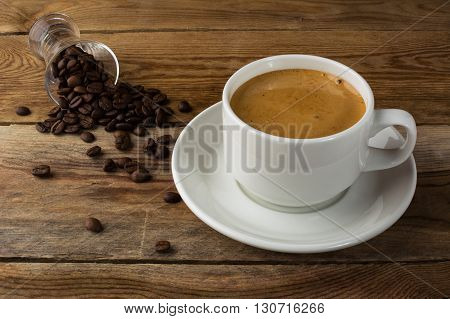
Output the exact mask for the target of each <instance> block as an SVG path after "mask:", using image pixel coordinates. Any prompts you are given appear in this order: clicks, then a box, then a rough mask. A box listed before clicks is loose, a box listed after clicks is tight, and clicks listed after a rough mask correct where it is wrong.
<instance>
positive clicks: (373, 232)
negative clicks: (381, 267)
mask: <svg viewBox="0 0 450 319" xmlns="http://www.w3.org/2000/svg"><path fill="white" fill-rule="evenodd" d="M221 107H222V101H220V102H217V103H215V104H214V105H212V106H210V107H208V108H206V109H205V110H203V111H202V112H200V113H199V114H198V115H197V116H196V117H195V118H194V119H192V120H191V121H190V122H189V123H188V125H187V126H186V127H185V128H184V129H183V131H182V132H181V133H180V135H179V136H178V138H177V141H176V143H175V145H174V148H173V153H172V160H171V169H172V177H173V181H174V184H175V187H176V188H177V190H178V192H179V194H180V195H181V197H182V198H183V201H184V202H185V204H186V205H187V206H188V208H189V209H190V210H191V211H192V213H193V214H194V215H196V216H197V217H198V218H199V219H200V220H201V221H203V222H204V223H205V224H207V225H208V226H209V227H211V228H212V229H214V230H216V231H217V232H219V233H221V234H222V235H225V236H227V237H229V238H231V239H234V240H236V241H238V242H241V243H244V244H246V245H249V246H253V247H256V248H261V249H265V250H270V251H276V252H282V253H321V252H329V251H335V250H340V249H344V248H348V247H351V246H355V245H358V244H361V243H364V242H366V241H368V240H370V239H372V238H374V237H376V236H378V235H379V234H381V233H382V232H384V231H386V230H387V229H388V228H390V227H391V226H392V225H393V224H395V223H396V222H397V221H398V220H399V219H400V217H401V216H403V214H404V213H405V211H406V210H407V208H408V207H409V205H410V204H411V201H412V199H413V197H414V194H415V190H416V186H417V168H416V162H415V160H414V156H413V155H411V156H410V157H409V158H408V160H407V161H409V162H410V164H411V167H412V170H413V172H412V174H413V176H412V177H413V182H412V183H411V184H410V189H409V190H408V191H407V192H408V193H407V194H408V196H407V197H404V199H403V200H402V202H401V203H400V205H399V207H398V208H397V209H396V210H395V211H394V212H392V213H390V214H389V217H387V218H385V219H384V221H382V222H379V223H377V224H376V226H377V227H372V228H370V229H368V230H366V231H365V232H363V233H361V234H358V235H357V237H358V238H356V237H355V236H354V235H349V237H348V238H346V239H342V240H339V241H335V242H325V243H317V244H311V243H310V244H298V243H286V242H281V241H277V240H274V239H267V238H261V237H260V236H257V235H254V234H251V233H248V232H246V231H244V230H240V229H236V228H234V227H230V226H228V225H227V224H226V223H222V222H219V221H217V220H216V219H215V218H214V217H212V216H211V215H209V214H208V213H206V212H205V211H204V210H203V209H202V208H201V207H200V206H199V205H198V204H197V203H196V202H195V200H194V199H193V197H191V196H190V195H189V191H188V190H187V189H186V188H185V187H184V184H183V183H182V181H183V179H184V178H185V177H183V176H180V174H179V173H178V171H177V170H176V165H175V159H176V158H177V157H178V156H179V149H180V146H179V145H180V144H181V143H182V140H183V137H184V134H186V132H187V128H188V127H192V126H193V124H194V123H195V122H196V121H198V120H199V119H201V118H202V117H204V116H205V115H206V114H208V113H210V112H218V111H220V108H221ZM394 130H395V128H394ZM392 169H395V167H394V168H392ZM180 177H181V178H180ZM188 177H189V176H188ZM188 177H187V178H188ZM248 200H251V199H248Z"/></svg>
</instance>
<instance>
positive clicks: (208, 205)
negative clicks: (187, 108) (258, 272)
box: [172, 102, 417, 253]
mask: <svg viewBox="0 0 450 319" xmlns="http://www.w3.org/2000/svg"><path fill="white" fill-rule="evenodd" d="M221 108H222V103H221V102H219V103H217V104H215V105H213V106H211V107H210V108H208V109H207V110H205V111H203V112H202V113H200V114H199V115H198V116H197V117H196V118H195V119H193V120H192V121H191V122H190V123H189V125H188V126H187V127H186V128H185V129H184V130H183V132H182V133H181V134H180V136H179V138H178V140H177V142H176V144H175V148H174V151H173V155H172V174H173V178H174V181H175V185H176V187H177V189H178V191H179V193H180V195H181V197H182V198H183V200H184V202H185V203H186V205H187V206H188V207H189V208H190V209H191V210H192V212H193V213H194V214H195V215H197V217H198V218H200V219H201V220H202V221H203V222H205V223H206V224H208V225H209V226H210V227H212V228H214V229H215V230H217V231H218V232H220V233H222V234H223V235H225V236H228V237H230V238H233V239H235V240H237V241H240V242H242V243H245V244H248V245H251V246H255V247H259V248H263V249H268V250H273V251H279V252H289V253H312V252H325V251H331V250H338V249H342V248H345V247H350V246H353V245H356V244H359V243H361V242H363V241H367V240H369V239H371V238H373V237H375V236H377V235H378V234H380V233H382V232H383V231H385V230H386V229H388V228H389V227H390V226H392V225H393V224H394V223H395V222H396V221H397V220H398V219H399V218H400V217H401V216H402V215H403V213H404V212H405V210H406V209H407V208H408V206H409V204H410V202H411V200H412V198H413V195H414V191H415V188H416V179H417V177H416V164H415V161H414V158H413V157H412V156H411V157H410V158H409V159H408V160H407V161H406V162H405V163H403V164H402V165H400V166H398V167H395V168H392V169H389V170H384V171H377V172H370V173H363V174H362V175H361V176H360V177H359V178H358V180H357V181H356V182H355V183H354V184H353V185H352V186H351V187H350V188H349V189H348V190H347V191H346V192H345V193H344V194H343V196H342V197H341V198H340V199H339V200H337V201H336V202H335V203H333V204H332V205H330V206H328V207H326V208H323V209H321V210H319V211H312V212H308V213H285V212H279V211H276V210H273V209H270V208H267V207H264V206H261V205H259V204H257V203H256V202H255V201H253V200H252V199H250V198H249V197H247V195H246V194H245V193H244V192H243V191H242V190H241V188H240V187H239V185H238V184H237V183H236V181H235V180H234V179H233V177H232V176H231V174H230V173H227V172H226V171H225V163H224V158H223V152H222V143H221V141H222V138H221V137H222V135H221V134H220V133H221V131H220V130H219V129H218V128H219V127H220V125H221V123H222V109H221ZM200 127H203V128H205V127H206V128H208V127H209V129H205V131H203V132H202V131H201V129H200ZM214 127H216V128H217V129H216V130H211V128H214ZM207 131H209V133H205V132H207ZM214 132H215V133H214ZM402 141H403V138H402V137H401V135H400V134H399V133H398V132H397V131H396V130H395V129H394V128H388V129H385V130H384V131H382V132H380V133H379V134H378V135H377V136H376V137H374V138H372V139H371V143H370V144H371V145H373V146H378V147H383V148H393V147H394V146H395V145H398V143H402ZM199 145H202V147H200V146H199ZM207 154H209V155H210V154H216V156H212V157H211V156H206V155H207ZM201 162H203V163H204V164H205V165H206V166H208V165H210V166H211V165H212V166H214V165H216V167H217V169H215V170H212V172H211V173H208V172H205V171H204V170H202V171H200V170H198V167H199V164H200V163H201ZM180 163H181V164H184V165H185V166H186V164H191V166H193V167H194V169H192V168H190V169H186V170H183V169H182V168H180V165H179V164H180ZM205 165H204V166H205Z"/></svg>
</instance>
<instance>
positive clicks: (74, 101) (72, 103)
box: [69, 96, 83, 109]
mask: <svg viewBox="0 0 450 319" xmlns="http://www.w3.org/2000/svg"><path fill="white" fill-rule="evenodd" d="M81 103H83V99H82V98H81V96H75V97H74V98H73V99H72V100H71V101H70V103H69V108H71V109H75V108H77V107H79V106H80V105H81Z"/></svg>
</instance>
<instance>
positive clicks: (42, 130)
mask: <svg viewBox="0 0 450 319" xmlns="http://www.w3.org/2000/svg"><path fill="white" fill-rule="evenodd" d="M35 127H36V131H38V132H39V133H48V131H49V129H48V128H47V127H46V126H45V125H44V123H42V122H37V123H36V125H35Z"/></svg>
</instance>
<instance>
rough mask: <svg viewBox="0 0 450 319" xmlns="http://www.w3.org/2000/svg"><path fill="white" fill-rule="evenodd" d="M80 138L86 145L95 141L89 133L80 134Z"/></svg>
mask: <svg viewBox="0 0 450 319" xmlns="http://www.w3.org/2000/svg"><path fill="white" fill-rule="evenodd" d="M80 138H81V139H82V140H83V141H84V142H86V143H92V142H93V141H95V136H94V134H92V133H91V132H83V133H81V134H80Z"/></svg>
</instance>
